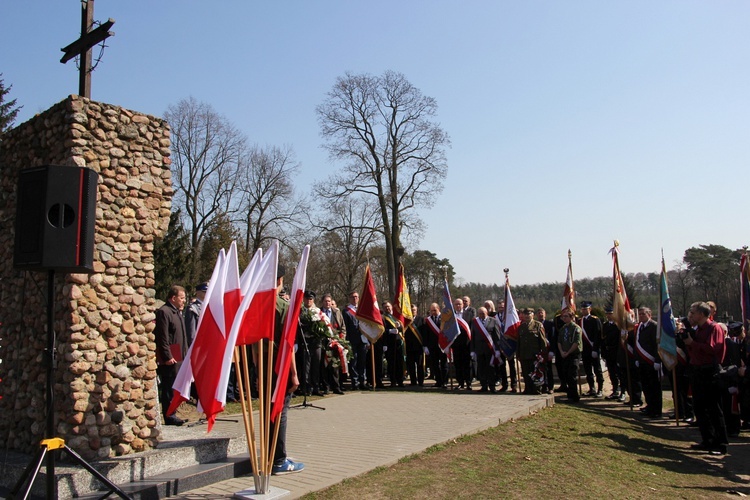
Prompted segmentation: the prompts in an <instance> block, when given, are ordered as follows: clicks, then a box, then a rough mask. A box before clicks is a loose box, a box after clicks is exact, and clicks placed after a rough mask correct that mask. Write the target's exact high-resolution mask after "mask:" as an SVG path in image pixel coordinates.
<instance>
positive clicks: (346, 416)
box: [171, 389, 554, 499]
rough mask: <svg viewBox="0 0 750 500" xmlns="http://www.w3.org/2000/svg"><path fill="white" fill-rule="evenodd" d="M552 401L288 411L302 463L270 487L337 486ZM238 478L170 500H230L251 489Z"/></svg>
mask: <svg viewBox="0 0 750 500" xmlns="http://www.w3.org/2000/svg"><path fill="white" fill-rule="evenodd" d="M553 403H554V399H553V397H552V396H551V395H550V396H547V395H542V396H523V395H518V394H485V393H479V392H477V391H476V390H475V391H473V392H464V391H461V392H457V391H442V390H436V389H425V390H423V391H419V392H416V391H415V392H412V391H408V390H407V391H388V390H385V391H377V392H348V393H347V394H346V395H345V396H335V397H331V396H329V397H326V398H324V399H320V400H316V401H315V404H316V405H320V406H322V407H325V410H318V409H315V408H309V407H308V408H291V409H290V410H289V420H288V430H287V442H288V445H287V451H288V453H289V455H290V457H291V458H293V459H294V460H298V461H301V462H304V463H305V470H304V471H302V472H299V473H296V474H288V475H284V476H272V477H271V486H273V487H278V488H282V489H285V490H288V491H290V492H291V494H290V495H287V496H286V497H285V498H298V497H300V496H302V495H304V494H306V493H310V492H312V491H317V490H320V489H323V488H325V487H328V486H331V485H333V484H336V483H339V482H340V481H342V480H344V479H346V478H349V477H353V476H357V475H359V474H362V473H365V472H367V471H370V470H372V469H374V468H376V467H380V466H388V465H391V464H394V463H396V462H398V460H399V459H400V458H403V457H405V456H408V455H411V454H414V453H418V452H420V451H423V450H425V449H427V448H429V447H430V446H433V445H435V444H438V443H443V442H446V441H449V440H451V439H454V438H457V437H459V436H462V435H465V434H472V433H475V432H478V431H480V430H484V429H488V428H490V427H493V426H496V425H498V424H499V423H501V422H506V421H509V420H512V419H517V418H521V417H524V416H528V415H529V414H530V413H533V412H536V411H539V410H541V409H543V408H545V407H547V406H550V405H552V404H553ZM253 487H254V485H253V479H252V477H251V476H245V477H238V478H234V479H230V480H226V481H222V482H220V483H216V484H213V485H211V486H207V487H204V488H200V489H196V490H192V491H188V492H185V493H183V494H181V495H179V496H174V497H171V498H182V499H218V498H231V497H232V495H233V494H234V493H236V492H238V491H242V490H245V489H248V488H253Z"/></svg>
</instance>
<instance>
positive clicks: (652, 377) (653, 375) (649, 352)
mask: <svg viewBox="0 0 750 500" xmlns="http://www.w3.org/2000/svg"><path fill="white" fill-rule="evenodd" d="M638 320H639V321H640V323H639V324H638V326H637V327H636V328H637V329H638V330H637V332H636V336H635V350H636V354H637V356H638V357H637V361H638V373H639V375H640V376H641V386H642V387H643V396H644V397H645V398H646V406H645V407H644V408H641V411H642V412H644V413H645V414H646V416H647V417H649V418H661V410H662V394H661V358H659V345H658V344H657V343H656V335H657V329H658V326H657V324H656V321H654V320H653V319H651V309H649V308H648V307H639V308H638Z"/></svg>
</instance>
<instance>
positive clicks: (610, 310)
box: [604, 306, 615, 314]
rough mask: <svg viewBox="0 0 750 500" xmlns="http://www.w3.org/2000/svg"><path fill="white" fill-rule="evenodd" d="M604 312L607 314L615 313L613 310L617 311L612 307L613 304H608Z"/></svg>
mask: <svg viewBox="0 0 750 500" xmlns="http://www.w3.org/2000/svg"><path fill="white" fill-rule="evenodd" d="M604 312H605V313H607V314H610V313H613V312H615V308H614V307H612V306H607V307H605V308H604Z"/></svg>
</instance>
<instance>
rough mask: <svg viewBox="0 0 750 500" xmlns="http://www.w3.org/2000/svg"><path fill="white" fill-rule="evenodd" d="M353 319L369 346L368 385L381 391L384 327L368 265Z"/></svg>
mask: <svg viewBox="0 0 750 500" xmlns="http://www.w3.org/2000/svg"><path fill="white" fill-rule="evenodd" d="M355 317H356V318H357V321H358V322H359V331H360V332H362V335H363V336H364V337H365V338H366V339H367V342H369V344H370V363H368V365H367V366H368V369H367V373H368V377H369V379H370V385H371V386H373V387H378V388H381V389H382V388H383V381H382V377H383V349H382V345H383V343H382V340H381V337H382V336H383V332H384V331H385V327H384V326H383V315H382V314H381V313H380V307H378V299H377V298H376V294H375V283H374V282H373V281H372V272H371V271H370V265H369V264H368V265H367V268H366V269H365V283H364V287H363V289H362V297H361V299H360V302H359V306H358V307H357V313H356V316H355ZM378 341H380V342H378Z"/></svg>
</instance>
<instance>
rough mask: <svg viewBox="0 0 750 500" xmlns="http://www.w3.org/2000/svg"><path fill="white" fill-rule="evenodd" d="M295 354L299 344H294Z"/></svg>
mask: <svg viewBox="0 0 750 500" xmlns="http://www.w3.org/2000/svg"><path fill="white" fill-rule="evenodd" d="M294 354H297V344H294Z"/></svg>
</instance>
